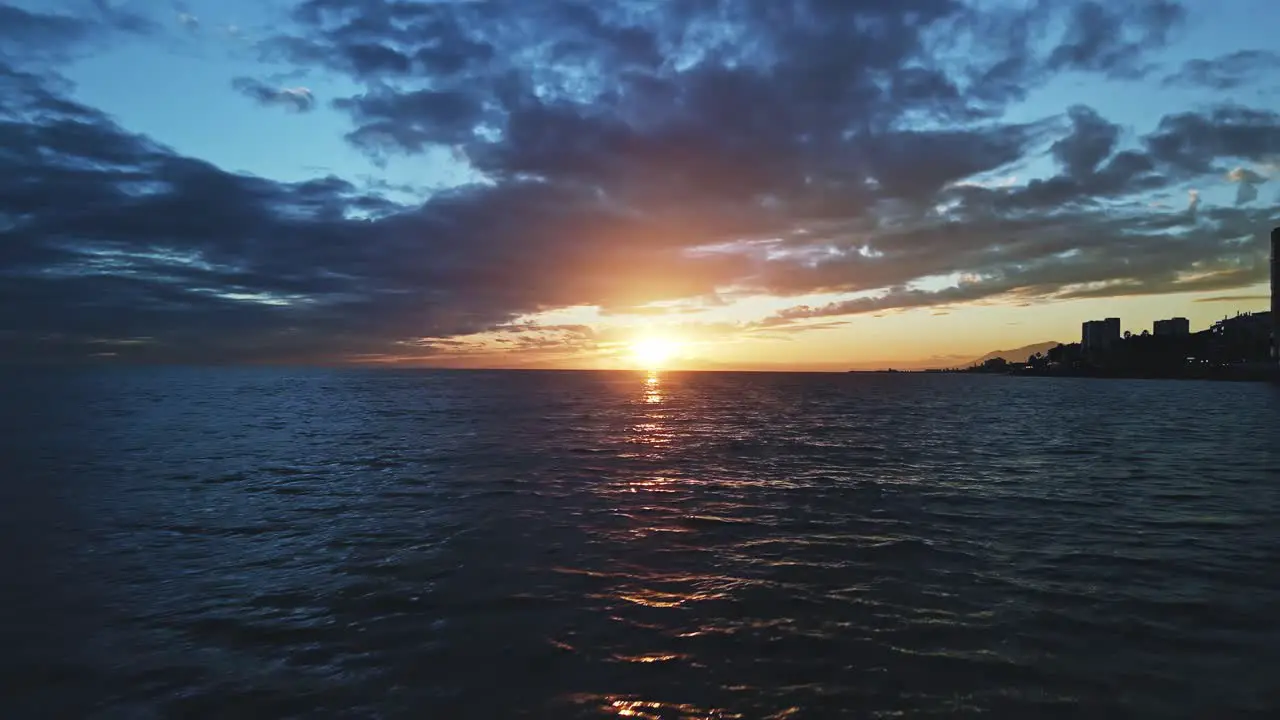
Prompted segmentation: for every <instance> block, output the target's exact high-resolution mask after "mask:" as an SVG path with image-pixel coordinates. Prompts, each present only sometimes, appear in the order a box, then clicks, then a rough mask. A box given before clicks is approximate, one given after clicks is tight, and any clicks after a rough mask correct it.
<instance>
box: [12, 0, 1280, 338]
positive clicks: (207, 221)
mask: <svg viewBox="0 0 1280 720" xmlns="http://www.w3.org/2000/svg"><path fill="white" fill-rule="evenodd" d="M15 17H16V16H15ZM293 17H294V21H295V23H296V25H294V26H293V27H292V28H291V29H290V30H289V34H288V35H286V36H280V37H276V38H273V39H271V40H269V41H268V42H266V43H264V44H263V46H262V48H261V49H262V52H263V53H265V54H266V55H267V56H268V57H270V58H272V59H275V60H286V61H288V62H291V63H293V64H295V65H297V67H296V68H293V69H294V70H296V71H297V72H298V73H304V72H307V71H309V70H313V69H315V68H322V69H324V70H326V71H330V72H332V71H336V72H339V73H343V74H345V75H346V76H347V78H346V80H349V81H351V82H354V83H356V84H357V87H358V88H359V90H358V91H354V92H351V93H350V94H349V96H348V97H343V98H338V99H336V100H335V101H334V102H333V107H334V108H336V109H338V110H340V111H341V112H343V113H344V114H345V115H347V116H349V118H350V120H351V129H350V131H349V134H348V140H349V141H350V142H351V143H352V144H353V145H354V146H356V147H358V148H360V149H361V150H364V151H366V152H368V153H370V154H371V155H373V156H375V157H378V158H390V157H392V156H401V157H403V158H412V161H413V162H420V161H422V158H420V157H418V156H421V155H423V154H425V153H427V152H428V151H430V150H432V149H438V148H447V149H449V150H451V151H453V152H454V153H455V157H457V158H459V159H461V160H462V161H465V162H466V163H468V164H469V165H470V169H471V170H473V171H474V172H475V173H477V174H478V176H479V177H482V178H483V181H482V182H478V183H477V184H475V185H471V186H465V187H458V188H453V189H449V190H445V191H441V192H437V193H436V194H434V195H431V196H429V197H428V199H426V200H425V201H421V202H418V203H415V204H412V205H409V204H403V203H398V202H396V201H394V200H393V199H391V198H395V197H403V196H404V195H405V194H406V193H405V192H403V189H396V188H394V187H392V186H391V185H389V184H387V183H381V184H380V183H377V182H366V181H361V182H359V184H356V183H353V182H351V181H348V180H346V179H342V178H337V177H332V176H328V177H322V178H319V179H316V180H313V181H310V182H303V183H281V182H273V181H269V180H265V179H262V178H257V177H251V176H246V175H241V174H235V173H229V172H226V171H223V170H221V169H219V168H217V167H215V166H213V165H211V164H209V163H207V162H204V161H201V160H199V159H197V158H192V157H186V156H183V155H180V154H178V153H176V152H174V151H173V150H171V149H169V148H166V147H163V146H161V145H159V144H157V143H155V142H153V141H151V140H149V139H148V138H146V137H143V136H139V135H136V134H133V133H130V132H128V131H127V130H125V129H124V128H121V127H119V126H118V125H116V124H115V123H114V122H113V121H112V120H111V118H109V117H107V116H105V115H104V114H102V113H100V112H98V111H97V110H95V109H93V108H90V107H86V106H84V105H82V104H79V103H76V102H74V101H73V100H71V99H70V98H69V94H68V90H67V88H65V87H63V86H60V85H58V84H57V83H56V82H54V81H53V80H52V79H51V78H49V77H47V76H43V75H41V74H39V73H34V72H29V71H28V70H26V69H21V70H20V69H16V68H15V67H14V66H12V65H0V91H3V93H4V94H3V97H4V98H5V99H4V101H3V105H0V148H3V150H0V236H2V237H0V331H3V332H5V333H7V334H6V344H5V346H4V347H5V348H6V349H5V351H4V352H7V353H8V354H9V355H10V356H24V357H37V356H39V357H85V356H89V355H94V354H100V353H104V352H109V353H116V356H117V357H120V358H132V359H142V360H165V359H168V360H174V359H176V360H200V361H248V360H340V359H352V358H361V359H365V360H385V359H388V358H393V357H410V358H426V357H438V356H440V355H441V354H449V353H458V352H473V351H476V352H478V351H480V350H481V348H478V347H477V345H476V343H477V342H479V341H474V340H473V339H463V338H464V336H468V335H470V334H473V333H478V332H486V331H488V332H490V333H491V334H492V335H491V337H490V339H488V340H485V341H484V343H489V344H491V345H493V346H496V347H510V348H518V349H520V350H523V351H529V352H539V353H542V352H545V353H553V352H560V351H569V350H575V351H576V350H580V349H582V348H588V347H600V346H602V344H607V343H609V342H612V340H611V339H608V338H602V337H600V336H598V335H595V334H593V332H592V331H590V329H589V328H581V327H576V326H563V327H555V328H531V327H529V326H527V324H525V323H523V321H521V318H522V317H524V316H527V315H529V314H532V313H537V312H539V311H544V310H550V309H555V308H562V307H567V306H578V305H590V306H598V307H600V308H601V309H602V311H603V312H604V313H606V314H609V313H621V312H635V311H636V309H637V308H641V307H652V303H654V302H656V301H664V300H668V301H674V300H688V299H692V298H703V299H707V301H708V302H710V301H712V300H713V299H714V300H716V301H721V302H723V298H726V297H728V298H732V297H741V296H746V295H751V294H754V293H773V294H776V295H782V296H796V295H803V294H808V293H814V292H844V293H855V292H857V293H866V297H865V298H863V299H857V300H852V301H849V302H844V303H834V304H831V305H828V306H824V307H819V308H799V309H794V310H790V311H786V312H784V313H782V314H781V315H780V316H779V317H778V318H774V319H771V320H769V321H767V322H766V323H765V324H763V325H761V326H759V327H755V328H742V327H736V326H735V327H728V328H721V330H723V331H724V332H726V333H729V332H742V331H752V332H758V333H776V334H780V335H782V336H785V335H789V334H792V333H794V332H800V331H804V330H805V329H806V328H812V327H818V326H821V327H836V326H839V325H840V324H841V321H839V320H836V319H830V318H832V317H834V316H837V315H842V314H849V313H859V312H885V311H889V310H893V309H896V308H903V307H913V306H930V305H946V304H954V303H961V302H969V301H974V300H981V299H984V298H989V297H1011V298H1014V299H1016V300H1017V301H1019V302H1029V301H1031V300H1034V299H1037V298H1046V297H1069V296H1115V295H1125V294H1139V293H1158V292H1174V291H1180V290H1187V289H1211V288H1214V289H1216V288H1223V289H1225V288H1231V287H1243V286H1246V285H1248V284H1250V283H1251V282H1253V281H1255V280H1256V279H1257V278H1258V277H1259V273H1260V272H1261V270H1260V268H1261V263H1262V261H1261V260H1260V258H1261V257H1262V255H1261V253H1262V252H1263V250H1262V247H1261V245H1260V244H1259V243H1258V242H1257V241H1256V240H1255V239H1254V238H1253V237H1252V234H1251V233H1252V232H1253V229H1254V228H1256V226H1257V224H1259V223H1264V222H1267V221H1268V218H1266V216H1265V215H1263V214H1262V212H1261V211H1260V210H1255V209H1252V208H1246V207H1232V208H1213V207H1200V208H1198V211H1197V212H1195V213H1189V212H1182V211H1181V210H1162V211H1153V210H1152V209H1151V208H1150V207H1148V205H1147V203H1148V201H1149V197H1147V196H1146V195H1144V193H1147V192H1148V191H1152V190H1161V191H1164V192H1166V193H1170V194H1172V193H1183V192H1185V191H1186V189H1187V188H1188V187H1189V186H1190V185H1189V184H1190V183H1193V182H1196V183H1198V182H1200V181H1205V182H1211V181H1212V182H1219V183H1221V182H1223V181H1224V180H1223V178H1224V176H1226V173H1228V171H1229V169H1230V168H1235V167H1243V165H1242V164H1246V163H1249V162H1258V163H1261V162H1263V161H1265V159H1266V158H1267V157H1269V156H1270V155H1274V154H1275V152H1276V145H1275V142H1276V138H1277V137H1278V135H1277V128H1278V127H1280V123H1278V122H1277V121H1276V116H1275V115H1274V114H1272V113H1269V112H1266V111H1259V110H1250V109H1246V108H1239V107H1228V108H1218V109H1209V110H1206V111H1204V112H1198V113H1185V114H1179V115H1174V116H1170V117H1167V118H1164V119H1163V120H1161V121H1160V122H1159V125H1158V127H1157V128H1156V129H1155V131H1154V132H1153V133H1151V134H1149V135H1147V136H1144V137H1140V138H1138V142H1137V144H1136V145H1132V144H1130V145H1128V146H1126V145H1125V138H1124V137H1123V134H1122V133H1121V132H1120V130H1119V128H1118V127H1117V126H1116V125H1115V124H1114V123H1112V122H1110V121H1108V120H1107V119H1106V118H1103V117H1101V116H1100V115H1099V114H1098V113H1097V112H1096V111H1094V110H1092V109H1090V108H1088V107H1084V106H1078V107H1073V108H1069V109H1068V111H1067V115H1066V117H1065V120H1064V119H1063V118H1062V117H1057V118H1048V119H1045V120H1043V121H1036V122H1018V123H1014V122H1009V121H1006V120H1002V119H1001V116H1002V111H1003V110H1004V109H1005V108H1006V106H1007V105H1008V104H1009V103H1010V102H1013V101H1016V100H1018V99H1020V98H1023V97H1025V96H1026V93H1027V92H1028V89H1029V88H1031V87H1034V86H1035V85H1036V83H1039V82H1042V81H1043V80H1044V79H1045V78H1046V77H1047V73H1049V72H1052V71H1055V70H1059V71H1060V70H1072V71H1078V72H1094V73H1101V74H1104V75H1110V76H1131V75H1134V74H1137V73H1140V72H1142V71H1143V70H1144V69H1145V68H1146V67H1147V66H1148V65H1149V62H1150V59H1149V57H1148V55H1147V52H1148V51H1149V50H1151V49H1154V48H1159V47H1160V46H1162V45H1163V44H1164V43H1165V42H1166V41H1167V38H1168V34H1169V33H1170V32H1171V30H1172V28H1174V27H1175V26H1176V24H1177V21H1178V19H1179V17H1180V11H1179V10H1178V9H1177V7H1176V6H1174V5H1172V4H1170V3H1160V2H1156V3H1143V4H1138V5H1125V6H1124V7H1123V8H1120V9H1115V8H1110V6H1103V5H1100V4H1096V3H1059V2H1056V1H1055V2H1037V3H1030V4H1028V5H1027V8H1026V10H1025V11H1024V12H1019V13H1009V12H1005V11H994V10H989V9H988V8H987V7H986V6H985V5H983V4H966V3H961V2H959V1H958V0H903V1H898V0H894V1H891V0H865V1H862V2H852V1H845V0H805V1H804V2H795V3H782V2H766V1H765V0H672V1H671V2H661V3H658V2H648V1H641V0H634V1H627V2H622V1H620V0H615V1H613V2H586V1H585V0H558V1H555V2H553V1H552V0H521V1H520V2H515V0H492V1H491V2H475V3H420V2H380V1H379V2H375V1H374V0H308V1H307V2H303V3H300V4H299V5H298V6H297V8H296V12H295V13H294V16H293ZM24 22H30V21H29V20H26V21H24ZM55 25H56V23H55ZM29 27H32V28H34V27H36V25H29ZM74 27H79V26H77V25H74V24H73V25H67V26H65V27H64V26H56V27H55V26H54V25H51V26H47V27H46V29H45V30H43V32H45V33H46V34H49V33H53V35H52V36H50V37H53V36H56V37H58V38H60V39H58V41H57V42H60V43H62V44H63V45H68V46H69V45H74V43H77V42H82V41H83V40H82V39H80V38H79V36H77V35H76V33H77V32H82V31H81V30H73V29H71V28H74ZM1059 27H1066V28H1067V31H1066V33H1065V35H1063V36H1062V37H1061V38H1058V37H1054V36H1052V33H1051V31H1052V30H1053V29H1054V28H1059ZM3 32H4V31H3V30H0V33H3ZM83 32H88V31H87V30H86V31H83ZM58 33H62V35H58ZM51 42H52V40H51ZM1046 43H1047V44H1046ZM1045 48H1047V49H1045ZM234 87H235V89H237V90H239V91H240V92H242V93H244V94H245V95H247V96H248V97H250V98H253V99H254V100H256V101H258V102H262V103H268V104H281V105H283V106H285V107H289V108H293V109H296V110H308V109H311V108H312V107H313V104H314V99H313V98H312V97H311V95H310V93H309V92H304V91H289V90H282V89H280V88H277V87H273V86H272V85H268V84H266V83H264V82H262V81H259V80H254V79H250V78H240V79H237V80H236V81H235V82H234ZM1039 153H1046V154H1047V157H1049V158H1051V159H1052V160H1054V161H1056V163H1057V165H1058V166H1059V168H1060V171H1057V172H1058V174H1056V175H1053V176H1051V177H1047V178H1041V179H1035V180H1033V181H1031V182H1025V181H1023V182H1015V183H1011V184H1009V185H1008V186H1005V185H1003V184H1000V183H991V182H980V181H979V180H980V179H982V178H990V177H993V176H996V175H1006V174H1011V173H1013V172H1014V169H1015V168H1017V167H1018V166H1019V165H1020V164H1021V163H1024V162H1025V161H1027V160H1028V158H1031V157H1034V156H1036V155H1038V154H1039ZM1235 181H1236V182H1238V183H1239V184H1240V185H1241V187H1244V186H1245V185H1249V186H1251V187H1252V186H1256V185H1257V184H1258V182H1259V181H1258V180H1257V179H1255V178H1253V177H1252V176H1248V177H1246V176H1245V175H1243V174H1241V175H1240V177H1239V179H1236V180H1235ZM384 192H385V193H387V194H383V193H384ZM954 273H960V274H962V276H963V277H964V280H963V281H962V282H961V283H959V285H958V286H957V287H954V288H950V289H943V290H936V291H931V290H926V289H922V286H920V285H919V284H918V281H919V280H920V279H921V278H926V277H932V276H950V275H952V274H954ZM928 287H936V285H929V286H928ZM821 318H827V319H821ZM513 323H514V324H513ZM484 343H481V344H484Z"/></svg>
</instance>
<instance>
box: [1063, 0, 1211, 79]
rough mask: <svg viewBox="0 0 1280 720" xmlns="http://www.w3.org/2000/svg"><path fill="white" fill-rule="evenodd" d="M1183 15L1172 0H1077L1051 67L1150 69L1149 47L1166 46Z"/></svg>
mask: <svg viewBox="0 0 1280 720" xmlns="http://www.w3.org/2000/svg"><path fill="white" fill-rule="evenodd" d="M1185 16H1186V11H1185V10H1184V9H1183V7H1182V6H1181V5H1180V4H1179V3H1176V2H1169V1H1168V0H1140V1H1139V2H1133V3H1114V4H1112V3H1107V4H1103V3H1101V2H1082V3H1078V4H1076V5H1075V6H1074V8H1073V9H1072V11H1071V14H1070V19H1069V22H1068V25H1067V30H1066V33H1065V35H1064V36H1063V38H1062V43H1061V44H1060V45H1058V47H1057V48H1055V49H1054V50H1053V52H1052V53H1051V54H1050V55H1049V59H1048V67H1049V69H1051V70H1083V71H1090V72H1099V73H1103V74H1105V75H1109V76H1113V77H1126V78H1132V77H1141V76H1143V75H1145V74H1146V73H1147V72H1148V71H1150V69H1151V65H1150V63H1149V62H1148V61H1147V57H1146V54H1147V52H1148V51H1150V50H1153V49H1158V48H1160V47H1163V46H1164V45H1165V44H1166V43H1167V42H1168V41H1169V38H1170V34H1171V33H1172V32H1173V30H1174V29H1176V28H1177V27H1178V26H1179V25H1180V24H1181V23H1182V22H1183V20H1184V19H1185Z"/></svg>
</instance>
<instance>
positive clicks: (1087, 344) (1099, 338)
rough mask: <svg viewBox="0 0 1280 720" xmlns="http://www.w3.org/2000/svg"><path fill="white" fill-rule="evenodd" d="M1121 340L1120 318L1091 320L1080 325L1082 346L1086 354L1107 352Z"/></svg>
mask: <svg viewBox="0 0 1280 720" xmlns="http://www.w3.org/2000/svg"><path fill="white" fill-rule="evenodd" d="M1119 340H1120V318H1107V319H1106V320H1090V321H1088V322H1086V323H1084V325H1082V326H1080V346H1081V349H1082V350H1083V351H1084V352H1085V354H1089V353H1099V352H1106V351H1108V350H1110V349H1111V347H1112V346H1113V345H1115V344H1116V343H1117V342H1119Z"/></svg>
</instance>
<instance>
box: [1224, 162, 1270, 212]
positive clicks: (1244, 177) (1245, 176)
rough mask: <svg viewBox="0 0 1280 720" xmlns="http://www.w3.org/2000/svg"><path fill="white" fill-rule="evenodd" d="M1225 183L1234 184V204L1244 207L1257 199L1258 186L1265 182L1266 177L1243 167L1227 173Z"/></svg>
mask: <svg viewBox="0 0 1280 720" xmlns="http://www.w3.org/2000/svg"><path fill="white" fill-rule="evenodd" d="M1227 181H1228V182H1232V183H1235V184H1236V185H1237V189H1236V204H1237V205H1246V204H1248V203H1251V202H1253V201H1254V200H1256V199H1258V186H1259V185H1261V184H1262V183H1265V182H1266V181H1267V177H1266V176H1264V175H1259V174H1258V173H1256V172H1254V171H1253V170H1250V169H1249V168H1245V167H1237V168H1232V170H1231V172H1228V173H1227Z"/></svg>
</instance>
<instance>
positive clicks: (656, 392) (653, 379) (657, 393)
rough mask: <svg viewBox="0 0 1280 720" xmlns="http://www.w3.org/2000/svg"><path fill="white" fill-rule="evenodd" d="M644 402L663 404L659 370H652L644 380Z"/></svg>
mask: <svg viewBox="0 0 1280 720" xmlns="http://www.w3.org/2000/svg"><path fill="white" fill-rule="evenodd" d="M644 401H645V402H646V403H660V402H662V383H661V380H660V378H659V376H658V371H657V370H650V371H649V374H648V375H646V376H645V379H644Z"/></svg>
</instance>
